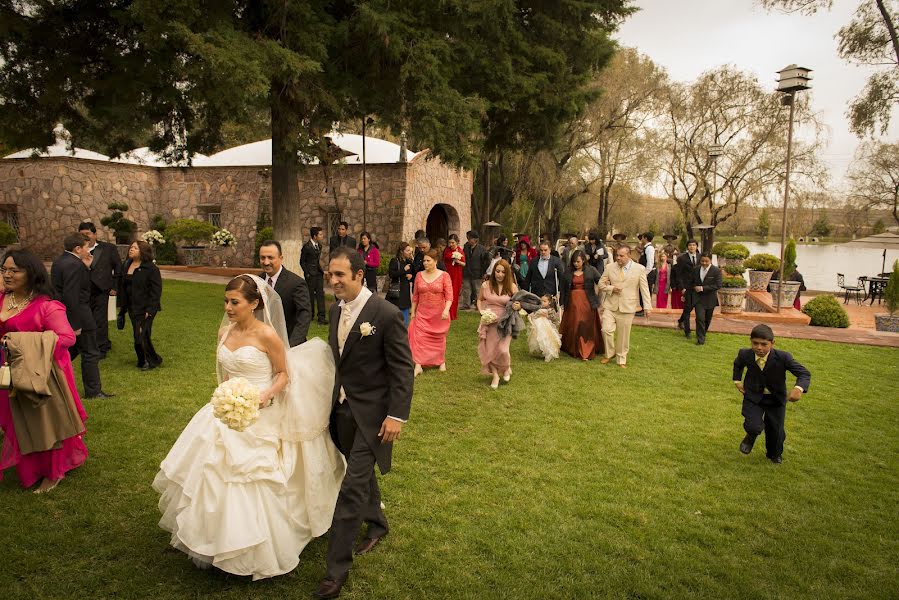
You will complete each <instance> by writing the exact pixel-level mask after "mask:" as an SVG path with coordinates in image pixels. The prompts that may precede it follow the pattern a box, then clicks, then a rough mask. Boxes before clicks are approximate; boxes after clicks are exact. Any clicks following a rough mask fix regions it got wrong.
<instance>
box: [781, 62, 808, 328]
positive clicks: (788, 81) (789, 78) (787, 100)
mask: <svg viewBox="0 0 899 600" xmlns="http://www.w3.org/2000/svg"><path fill="white" fill-rule="evenodd" d="M811 72H812V70H811V69H807V68H805V67H798V66H796V65H795V64H793V65H790V66H788V67H784V68H783V69H781V70H780V71H778V72H777V74H778V75H780V79H778V80H777V91H778V92H780V93H782V94H786V95H785V96H784V97H783V98H782V99H781V102H782V103H783V104H784V105H789V107H790V124H789V127H788V129H787V170H786V175H785V177H784V208H783V215H782V217H781V219H782V220H781V225H780V275H779V281H778V285H777V299H776V300H775V303H774V306H775V308H776V310H777V312H780V305H781V303H782V302H783V293H784V248H785V247H786V245H787V204H788V203H789V201H790V153H791V151H792V147H793V114H794V110H795V104H796V103H795V99H796V92H801V91H802V90H807V89H809V88H810V87H811V86H810V85H809V83H808V82H809V81H811V79H812V78H811V77H810V76H809V73H811Z"/></svg>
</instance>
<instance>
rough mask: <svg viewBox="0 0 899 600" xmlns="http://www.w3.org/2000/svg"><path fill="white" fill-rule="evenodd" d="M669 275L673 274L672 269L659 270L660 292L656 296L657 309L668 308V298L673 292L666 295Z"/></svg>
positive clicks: (658, 287)
mask: <svg viewBox="0 0 899 600" xmlns="http://www.w3.org/2000/svg"><path fill="white" fill-rule="evenodd" d="M669 273H671V267H665V268H664V269H659V284H658V286H657V289H658V290H659V291H658V293H657V294H656V308H668V296H670V295H671V292H670V291H669V292H667V293H666V292H665V288H666V287H668V275H669ZM672 308H673V307H672Z"/></svg>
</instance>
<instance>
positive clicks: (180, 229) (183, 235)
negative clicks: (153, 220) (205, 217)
mask: <svg viewBox="0 0 899 600" xmlns="http://www.w3.org/2000/svg"><path fill="white" fill-rule="evenodd" d="M215 232H216V227H215V225H213V224H212V223H207V222H206V221H198V220H197V219H176V220H175V221H172V222H171V223H170V224H169V225H168V226H166V229H165V233H166V235H167V236H168V238H169V240H171V241H180V242H181V243H182V246H181V249H182V250H183V251H184V258H185V262H186V263H187V264H188V265H198V264H201V263H202V257H203V248H204V247H203V246H200V245H199V244H200V242H206V241H209V239H210V238H211V237H212V234H214V233H215Z"/></svg>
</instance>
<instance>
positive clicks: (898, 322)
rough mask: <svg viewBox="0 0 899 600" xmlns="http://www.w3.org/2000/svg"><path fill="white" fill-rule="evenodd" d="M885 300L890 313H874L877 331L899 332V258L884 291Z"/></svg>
mask: <svg viewBox="0 0 899 600" xmlns="http://www.w3.org/2000/svg"><path fill="white" fill-rule="evenodd" d="M883 301H884V304H885V305H886V307H887V310H888V311H890V312H889V313H881V314H876V315H874V327H875V328H876V329H877V331H890V332H892V333H899V315H897V314H896V313H897V312H899V260H897V261H895V262H893V272H892V273H890V279H889V281H888V282H887V287H886V289H885V290H884V291H883Z"/></svg>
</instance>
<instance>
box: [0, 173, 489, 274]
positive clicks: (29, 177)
mask: <svg viewBox="0 0 899 600" xmlns="http://www.w3.org/2000/svg"><path fill="white" fill-rule="evenodd" d="M471 185H472V177H471V174H470V173H468V172H464V171H455V170H453V169H450V168H448V167H446V166H444V165H443V164H441V163H440V162H439V161H437V160H430V161H425V160H416V161H413V162H412V163H408V164H402V163H397V164H375V165H368V166H367V169H366V186H365V187H366V197H367V201H366V202H365V203H363V198H362V190H363V184H362V166H361V165H355V164H354V165H332V166H330V167H329V168H328V172H327V173H326V172H325V170H324V169H323V168H322V167H321V166H309V167H306V168H303V169H300V171H299V174H298V176H297V188H298V191H299V197H300V204H299V206H297V208H296V213H295V218H297V219H299V221H300V226H301V228H302V231H303V235H304V240H305V239H306V236H308V231H309V228H310V227H313V226H319V227H325V228H327V226H328V217H329V213H330V214H331V215H332V217H333V218H336V217H337V215H338V214H339V216H340V219H341V220H344V221H347V222H349V223H350V226H351V229H352V230H353V232H354V233H355V236H356V237H357V238H358V234H359V233H361V231H362V230H363V218H364V220H365V228H367V229H368V230H369V231H370V232H371V234H372V236H373V237H374V239H375V240H377V241H378V243H379V244H380V246H381V248H382V251H383V252H387V253H389V254H393V252H394V250H395V247H396V244H397V242H398V241H399V240H403V239H404V240H408V239H411V237H412V235H413V233H414V232H415V230H416V229H419V228H423V227H424V223H425V221H426V220H427V215H428V213H429V212H430V210H431V208H433V207H434V206H435V205H436V204H443V205H444V208H446V209H447V212H448V213H450V226H451V228H452V232H453V233H464V231H465V230H467V229H468V228H469V227H470V197H471ZM113 201H118V202H125V203H126V204H128V206H129V210H128V212H127V213H126V214H125V216H126V217H127V218H129V219H131V220H132V221H134V222H135V223H137V226H138V234H140V233H143V232H145V231H147V230H148V229H150V227H151V219H152V217H153V215H156V214H160V215H162V216H163V218H165V219H166V220H167V221H172V220H174V219H179V218H199V219H205V218H206V215H207V214H208V213H211V212H216V213H220V214H221V225H222V227H224V228H225V229H228V230H229V231H230V232H231V233H233V234H234V236H235V237H236V238H237V242H236V244H235V246H234V248H233V249H229V250H225V251H221V250H216V251H210V252H207V256H208V257H209V260H210V261H211V262H213V263H216V264H218V263H220V262H221V261H222V260H227V262H228V265H229V266H238V265H244V266H248V265H252V264H253V253H254V250H255V237H256V223H257V219H258V217H259V215H260V209H261V208H262V209H265V212H267V213H268V214H271V176H270V167H268V166H253V167H183V168H182V167H165V168H159V167H148V166H142V165H129V164H121V163H107V162H102V161H93V160H84V159H76V158H68V157H65V158H38V159H8V160H2V161H0V204H2V205H3V206H0V209H5V210H7V211H14V212H16V213H17V215H18V220H19V226H20V230H19V237H20V242H21V244H22V245H24V246H28V247H30V248H32V249H33V250H35V252H37V253H38V254H39V255H41V256H42V257H43V258H47V259H49V258H52V257H53V256H56V255H57V254H59V253H60V252H61V244H62V238H63V237H64V236H65V235H66V234H68V233H69V232H72V231H74V230H75V229H76V228H77V226H78V223H79V222H81V221H83V220H92V221H93V222H94V223H95V224H96V225H97V226H98V229H99V233H100V237H101V239H107V240H111V239H112V232H111V231H106V230H105V228H103V227H102V226H100V219H101V218H102V217H104V216H106V215H107V214H108V213H109V210H108V209H107V208H106V206H107V204H109V203H110V202H113ZM457 229H458V230H457ZM330 234H331V232H330V231H328V233H327V235H330ZM282 241H283V242H285V244H284V246H285V262H286V264H287V266H288V268H291V269H297V268H298V262H299V243H300V242H301V240H282Z"/></svg>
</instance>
